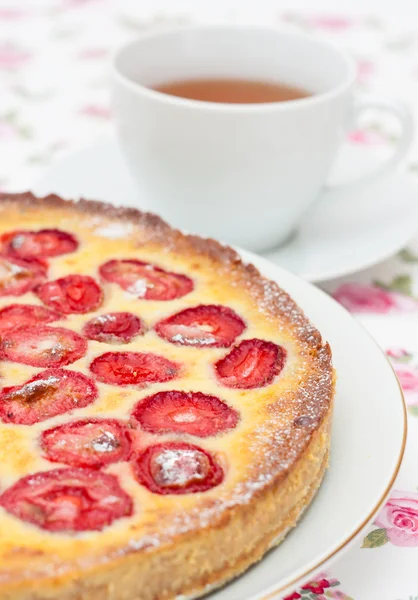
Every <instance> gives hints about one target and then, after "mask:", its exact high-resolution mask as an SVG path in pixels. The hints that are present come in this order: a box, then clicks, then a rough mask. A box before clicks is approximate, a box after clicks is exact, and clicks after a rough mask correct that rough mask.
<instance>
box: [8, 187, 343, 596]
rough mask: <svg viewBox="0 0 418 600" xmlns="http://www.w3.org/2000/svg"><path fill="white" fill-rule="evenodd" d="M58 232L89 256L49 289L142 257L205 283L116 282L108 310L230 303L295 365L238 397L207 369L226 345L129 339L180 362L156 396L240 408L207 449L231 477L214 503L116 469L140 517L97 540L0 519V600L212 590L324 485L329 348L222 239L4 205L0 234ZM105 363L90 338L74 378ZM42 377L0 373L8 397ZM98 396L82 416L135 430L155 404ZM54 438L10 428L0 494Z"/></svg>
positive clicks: (126, 396)
mask: <svg viewBox="0 0 418 600" xmlns="http://www.w3.org/2000/svg"><path fill="white" fill-rule="evenodd" d="M53 227H59V228H60V229H64V230H66V231H69V232H70V233H73V234H74V235H76V236H77V237H78V238H79V241H80V249H79V251H78V252H77V253H74V254H68V255H65V256H61V257H57V258H55V259H54V260H53V261H51V267H50V275H49V276H50V278H52V279H53V278H56V277H60V276H62V275H67V274H69V273H81V274H85V275H92V276H94V277H96V278H97V269H98V267H99V266H100V264H102V263H104V262H105V261H106V260H109V259H111V258H139V259H140V260H145V261H149V262H152V263H154V264H157V265H159V266H161V267H162V268H166V269H169V270H170V269H172V270H173V271H176V272H180V273H184V274H186V275H188V276H189V277H191V278H192V279H194V280H195V282H196V285H195V289H194V290H193V292H191V293H190V294H188V295H187V296H184V297H183V298H180V299H177V300H174V301H170V302H157V303H155V302H147V301H138V300H136V299H134V298H132V297H127V294H126V293H125V292H123V291H121V290H115V289H113V288H114V286H112V289H111V290H108V289H106V291H105V305H104V306H105V309H106V310H109V311H111V310H132V311H133V308H132V307H133V303H134V302H135V303H136V307H137V309H136V310H137V312H138V314H139V316H140V317H141V318H142V317H143V318H144V320H145V322H147V323H151V324H153V323H154V322H156V321H157V320H159V319H161V318H164V317H166V316H168V315H171V314H173V313H174V312H177V311H178V310H181V309H183V308H186V307H188V306H195V305H197V304H200V303H209V304H210V303H213V304H215V303H216V304H225V305H226V306H229V307H231V308H233V309H234V310H236V312H237V313H238V314H240V315H241V316H242V317H243V318H244V320H245V321H246V322H247V331H246V332H244V334H243V336H241V337H243V338H245V339H249V338H251V337H260V338H262V339H267V340H271V341H273V342H275V343H277V344H280V345H282V346H283V347H284V348H285V349H286V351H287V361H286V365H285V368H284V369H283V371H282V373H281V374H280V375H279V376H278V377H276V379H275V380H274V382H273V383H272V384H271V385H268V386H266V387H264V388H259V389H255V390H254V389H252V390H251V389H250V390H234V389H226V388H223V387H222V386H219V385H218V384H217V383H216V381H215V378H214V377H213V374H212V372H211V370H210V367H209V365H210V364H213V363H214V362H215V361H216V360H217V359H219V357H222V356H224V355H225V353H226V351H225V349H222V348H205V349H199V348H183V347H182V348H180V347H178V346H175V345H172V344H168V343H167V342H165V341H164V340H161V339H159V338H158V337H157V336H156V335H155V334H153V333H149V334H147V336H145V338H146V339H147V341H146V342H145V338H141V340H139V341H138V342H134V343H133V345H134V346H135V344H139V346H138V347H141V344H142V348H144V347H146V348H147V349H150V351H154V349H156V350H158V352H159V353H161V354H164V355H165V356H167V358H169V359H171V360H179V361H180V362H182V363H183V364H184V365H185V366H184V369H183V371H182V378H181V379H180V380H175V381H174V382H169V383H165V384H158V385H156V386H152V391H153V392H154V388H155V391H159V390H160V389H167V390H168V389H186V390H187V389H190V390H195V391H203V392H205V393H214V394H215V395H217V396H219V397H221V398H222V399H224V400H225V401H226V402H228V403H229V404H230V405H231V406H233V407H234V408H236V409H237V410H239V411H240V414H241V421H240V423H239V425H238V426H237V427H236V428H235V429H234V430H233V431H231V432H226V433H224V434H222V435H219V436H216V437H214V438H207V439H205V440H199V444H200V445H201V446H202V447H204V448H205V449H208V450H209V451H211V452H212V453H214V454H215V455H216V456H217V458H218V460H219V461H220V462H221V464H222V465H223V467H224V470H225V472H226V476H225V480H224V481H223V483H222V484H221V485H219V486H217V487H215V488H213V489H212V490H210V491H208V492H204V493H198V494H186V495H183V496H170V495H168V496H157V495H155V494H152V493H151V492H149V491H148V490H146V489H144V488H141V487H140V486H139V485H138V483H137V482H136V481H135V480H134V478H133V475H132V472H131V469H130V467H129V465H128V464H123V463H120V464H115V465H111V466H110V467H108V468H107V469H106V470H107V471H108V472H110V473H113V474H115V475H116V476H117V477H118V479H119V480H120V483H121V485H122V487H123V488H124V489H125V490H126V491H127V492H128V493H129V494H130V495H131V496H132V497H133V499H134V503H135V512H134V515H133V516H132V517H128V518H124V519H120V520H119V521H117V522H114V523H113V524H112V525H111V526H109V527H108V528H106V529H105V530H103V531H102V532H86V533H83V534H52V533H48V532H46V531H43V530H40V529H39V528H37V527H35V526H33V525H29V524H27V523H24V522H20V521H18V519H16V518H15V517H13V516H11V515H9V514H8V513H6V512H5V511H4V510H3V509H0V510H1V519H2V528H1V531H0V600H47V599H48V600H49V599H51V600H52V599H54V600H55V599H58V598H59V599H60V600H174V599H175V598H176V597H177V596H180V595H182V596H197V595H201V594H204V593H205V592H206V591H207V589H208V586H215V587H216V586H218V585H220V584H222V583H224V582H225V581H227V580H229V579H231V578H233V577H235V576H236V575H238V574H239V573H241V572H243V571H244V570H245V569H246V568H247V567H248V566H250V565H251V564H253V563H254V562H256V561H258V560H259V559H260V558H262V556H263V555H264V554H265V552H266V551H267V550H268V549H269V548H270V547H272V546H273V545H275V544H276V543H279V541H281V539H282V538H283V537H284V535H285V534H286V532H287V531H288V530H289V529H290V528H292V527H293V526H294V525H295V524H296V522H297V520H298V518H299V515H300V514H301V513H302V511H303V510H304V509H305V508H306V507H307V506H308V505H309V503H310V502H311V500H312V498H313V496H314V494H315V492H316V490H317V489H318V487H319V485H320V483H321V480H322V477H323V474H324V472H325V469H326V465H327V460H328V453H329V446H330V428H331V416H332V415H331V413H332V400H333V390H334V373H333V369H332V363H331V350H330V348H329V346H328V344H326V343H324V342H323V341H322V338H321V335H320V333H319V332H318V331H317V330H316V329H315V327H314V326H313V325H311V324H310V323H309V321H308V320H307V318H306V317H305V315H304V314H303V312H302V311H301V309H300V308H299V307H298V306H297V305H296V304H295V303H294V301H293V300H292V299H291V298H290V297H289V296H288V294H286V292H284V291H283V290H281V289H280V288H279V287H278V285H277V284H276V283H274V282H271V281H268V280H267V279H265V278H264V277H262V276H261V275H260V273H259V272H258V271H257V269H256V268H255V267H254V266H253V265H246V264H244V263H243V262H242V261H241V259H240V257H239V256H238V254H237V253H236V252H235V251H234V250H232V249H231V248H228V247H226V246H223V245H221V244H220V243H218V242H216V241H214V240H211V239H202V238H199V237H197V236H191V235H184V234H182V233H181V232H179V231H177V230H174V229H172V228H171V227H169V226H168V225H167V224H166V223H164V222H163V221H162V220H161V219H160V218H159V217H157V216H155V215H152V214H149V213H142V212H139V211H137V210H134V209H130V208H116V207H113V206H110V205H107V204H103V203H100V202H91V201H85V200H80V201H79V202H71V201H65V200H62V199H61V198H59V197H57V196H54V195H51V196H47V197H45V198H35V197H34V196H33V195H32V194H30V193H27V194H14V195H7V194H3V195H1V196H0V234H1V233H3V232H6V231H12V230H14V229H40V228H53ZM12 301H13V302H15V301H16V302H22V303H31V304H39V300H38V299H37V298H36V297H35V296H34V295H33V294H29V293H28V294H25V295H23V296H20V297H19V298H17V299H16V298H12V299H11V298H10V297H3V298H0V308H2V307H3V306H6V305H7V304H10V303H11V302H12ZM162 305H164V306H162ZM91 316H92V315H71V316H69V317H68V318H67V319H66V322H65V327H68V328H74V329H75V330H76V331H80V330H81V328H82V325H83V324H84V323H85V322H86V320H88V319H89V318H91ZM54 325H55V324H54ZM57 326H60V324H59V323H58V325H57ZM144 344H145V346H144ZM136 348H137V346H135V347H134V349H136ZM103 351H104V350H103V345H100V343H99V342H89V354H88V356H87V357H85V358H83V359H80V360H79V361H77V362H76V363H74V365H70V368H72V367H73V366H74V368H75V369H77V370H80V371H82V372H85V373H88V363H89V361H90V360H91V358H92V357H95V356H97V355H99V354H100V353H102V352H103ZM35 372H37V370H35V369H33V368H32V367H27V366H23V365H15V364H13V365H12V366H11V365H10V364H8V363H0V375H2V378H3V379H2V384H3V385H5V386H6V385H13V384H16V382H18V383H20V382H22V381H24V380H27V379H28V378H29V376H32V375H33V374H34V373H35ZM98 387H99V392H100V398H99V401H97V402H96V403H95V404H94V405H93V408H92V407H87V408H85V409H79V410H78V411H77V417H78V416H80V418H82V417H85V416H97V415H103V416H106V417H115V416H116V417H122V418H126V414H127V412H128V413H129V411H130V409H131V408H132V406H133V404H134V402H136V401H138V399H140V398H141V397H145V395H147V394H149V390H142V391H138V390H129V391H126V390H119V389H116V390H115V389H112V388H111V386H107V385H104V384H99V385H98ZM71 418H75V415H71ZM68 420H69V416H68V415H61V416H60V417H56V418H54V419H50V420H48V421H47V427H50V426H51V425H54V424H61V423H64V422H66V421H68ZM47 427H46V426H45V423H39V424H36V425H34V426H32V427H25V426H13V425H12V426H11V425H10V424H1V423H0V459H1V464H2V468H1V469H0V491H4V489H5V488H7V487H9V486H10V485H12V484H13V483H14V482H15V481H16V480H17V479H18V478H19V477H22V476H24V475H27V474H28V473H31V472H34V471H35V472H36V471H41V470H47V469H50V468H53V467H54V465H51V463H49V462H48V461H46V460H45V459H44V458H43V457H42V456H41V453H40V451H39V449H38V447H37V439H38V436H39V433H40V432H41V431H42V430H43V429H46V428H47ZM162 437H163V439H164V438H167V439H175V436H173V435H172V436H162ZM186 437H187V438H190V439H187V441H190V442H192V443H193V442H194V441H195V438H193V437H192V436H186ZM147 439H148V438H147ZM160 439H161V436H159V440H160ZM155 442H156V436H155V435H151V434H149V443H155Z"/></svg>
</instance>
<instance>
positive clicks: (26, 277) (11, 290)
mask: <svg viewBox="0 0 418 600" xmlns="http://www.w3.org/2000/svg"><path fill="white" fill-rule="evenodd" d="M46 274H47V265H46V264H45V263H43V262H41V261H38V260H30V261H29V260H20V259H19V258H15V257H12V256H4V255H0V296H22V295H23V294H26V293H27V292H31V291H32V290H33V289H34V288H35V287H37V286H38V285H39V284H40V283H42V282H43V281H44V280H45V278H46Z"/></svg>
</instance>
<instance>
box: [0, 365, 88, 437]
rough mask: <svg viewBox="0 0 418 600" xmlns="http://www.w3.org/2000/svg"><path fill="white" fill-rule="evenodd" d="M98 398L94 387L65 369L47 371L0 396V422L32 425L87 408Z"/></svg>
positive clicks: (77, 374)
mask: <svg viewBox="0 0 418 600" xmlns="http://www.w3.org/2000/svg"><path fill="white" fill-rule="evenodd" d="M97 396H98V391H97V388H96V385H95V383H94V382H93V381H92V380H91V379H90V378H89V377H86V375H83V374H82V373H77V372H76V371H66V370H65V369H47V370H46V371H42V373H38V374H37V375H35V377H32V379H29V381H27V382H26V383H24V384H23V385H15V386H13V387H5V388H3V389H2V391H1V392H0V419H1V420H2V421H3V422H4V423H17V424H19V425H33V424H34V423H39V422H40V421H45V419H50V418H51V417H55V416H57V415H62V414H63V413H66V412H68V411H70V410H74V409H75V408H84V407H85V406H88V405H89V404H91V403H92V402H94V400H95V399H96V398H97Z"/></svg>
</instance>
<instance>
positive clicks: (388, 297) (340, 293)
mask: <svg viewBox="0 0 418 600" xmlns="http://www.w3.org/2000/svg"><path fill="white" fill-rule="evenodd" d="M334 298H335V299H336V300H337V301H338V302H339V303H340V304H342V305H343V306H344V307H345V308H346V309H347V310H349V311H350V312H354V313H377V314H382V315H383V314H387V313H390V312H394V311H413V310H417V308H418V303H417V302H416V300H414V299H413V298H409V297H408V296H404V295H402V294H399V293H397V292H390V291H387V290H382V289H381V288H379V287H376V286H373V285H366V284H361V283H345V284H343V285H341V286H340V287H339V288H338V289H337V290H336V291H335V292H334Z"/></svg>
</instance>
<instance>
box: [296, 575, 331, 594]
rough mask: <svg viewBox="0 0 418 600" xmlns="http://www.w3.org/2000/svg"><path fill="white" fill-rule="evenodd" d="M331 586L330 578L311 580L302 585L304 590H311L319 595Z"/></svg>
mask: <svg viewBox="0 0 418 600" xmlns="http://www.w3.org/2000/svg"><path fill="white" fill-rule="evenodd" d="M329 587H330V582H329V581H328V579H319V580H318V581H311V582H310V583H306V584H305V585H303V586H302V588H301V589H302V590H309V591H310V592H312V593H313V594H316V595H317V596H319V595H320V594H323V593H324V591H325V590H326V589H328V588H329Z"/></svg>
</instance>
